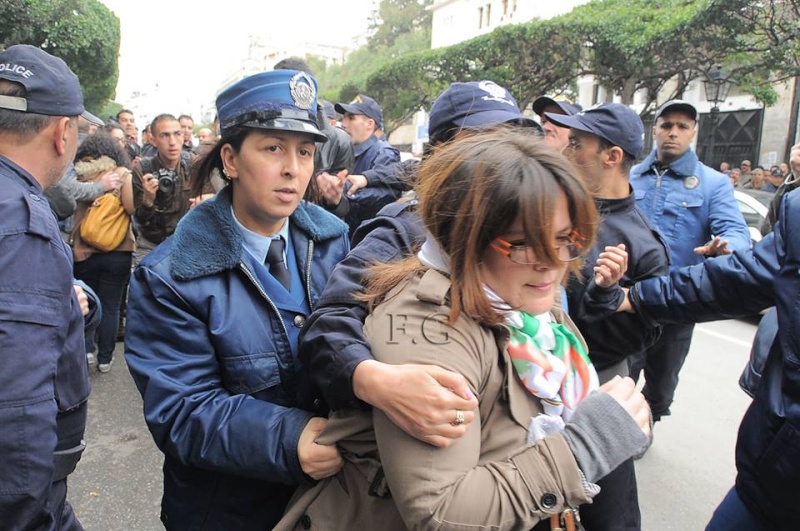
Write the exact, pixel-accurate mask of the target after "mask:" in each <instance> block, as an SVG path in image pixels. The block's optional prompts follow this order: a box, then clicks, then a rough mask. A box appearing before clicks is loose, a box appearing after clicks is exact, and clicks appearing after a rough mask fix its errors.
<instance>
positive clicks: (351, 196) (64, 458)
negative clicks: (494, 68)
mask: <svg viewBox="0 0 800 531" xmlns="http://www.w3.org/2000/svg"><path fill="white" fill-rule="evenodd" d="M0 64H3V65H5V68H3V69H0V278H2V280H0V352H2V355H3V356H4V359H3V361H4V363H3V364H2V365H0V426H2V427H3V429H2V430H0V454H2V455H3V456H4V457H5V465H4V466H3V467H2V468H0V528H2V529H57V530H78V529H82V527H81V525H80V523H79V522H78V520H77V518H76V517H75V514H74V513H73V511H72V509H71V507H70V504H69V502H68V501H67V478H68V476H69V474H70V473H71V472H72V471H73V470H74V469H75V467H76V466H79V464H78V462H79V460H80V457H81V454H82V452H83V450H84V448H85V446H86V444H87V443H86V442H85V441H84V437H83V435H84V429H85V425H86V414H87V407H86V405H87V401H88V400H90V396H89V379H88V371H89V370H90V369H92V368H95V367H96V369H97V370H98V371H99V372H100V373H101V374H102V373H107V372H108V371H110V370H112V365H113V363H114V358H113V354H114V350H115V347H116V344H117V342H118V339H120V337H119V335H120V333H121V332H123V331H124V352H125V361H126V363H127V366H128V369H129V371H130V374H131V376H132V378H133V381H134V383H135V385H136V387H137V388H138V390H139V391H140V393H141V395H142V400H143V410H144V417H145V420H146V422H147V425H148V428H149V430H150V432H151V434H152V436H153V439H154V441H155V443H156V445H157V446H158V448H159V449H160V450H161V451H162V452H163V454H164V467H163V475H164V493H163V499H162V505H161V520H162V522H163V524H164V526H165V527H166V528H167V529H170V530H183V529H186V530H195V529H273V528H274V529H310V528H315V529H342V530H345V529H406V528H417V529H467V528H473V529H474V528H493V529H536V530H541V529H579V528H580V526H583V528H585V529H588V530H600V531H602V530H626V531H627V530H631V531H633V530H639V529H641V527H642V524H641V514H640V510H639V504H638V495H637V485H636V474H635V463H634V462H635V459H637V458H639V457H641V456H642V455H644V453H645V452H646V451H647V449H648V448H649V446H650V445H651V444H653V441H654V437H653V434H654V428H655V425H656V423H658V422H659V421H661V420H662V419H663V418H664V417H666V416H668V415H670V413H671V412H670V406H671V404H672V402H673V400H674V396H675V390H676V388H677V386H678V379H679V373H680V371H681V368H682V366H683V363H684V360H685V359H686V356H687V354H688V352H689V347H690V344H691V338H692V332H693V326H694V323H695V322H698V321H704V320H711V319H719V318H725V317H729V316H734V315H746V314H749V313H752V312H753V311H758V310H761V309H764V308H766V307H769V306H773V305H774V306H776V311H775V314H774V315H775V319H774V321H772V322H773V323H774V328H773V330H772V336H770V337H774V340H772V341H770V342H768V347H767V349H766V350H767V351H766V352H765V353H764V354H763V357H764V360H763V364H762V366H761V372H760V375H761V379H760V383H759V384H758V386H757V389H755V391H754V401H753V404H752V405H751V407H750V408H749V410H748V413H747V414H746V416H745V419H744V420H743V422H742V427H741V430H740V433H739V444H738V446H737V461H736V465H737V471H738V476H737V481H736V485H735V486H734V487H733V488H732V489H731V491H730V493H729V494H728V495H727V496H726V498H725V499H724V500H723V502H722V503H721V505H720V506H719V507H718V508H717V510H716V511H715V512H714V514H713V515H709V517H710V518H711V521H710V523H709V524H708V529H712V530H740V529H741V530H745V529H747V530H760V529H765V530H766V529H797V528H798V527H799V526H800V512H798V511H799V509H798V505H797V503H796V502H797V500H798V499H800V488H799V487H798V486H797V484H796V481H795V480H796V479H797V477H799V476H798V472H800V453H798V448H800V445H798V441H800V399H799V398H798V393H800V376H798V375H800V372H798V371H800V358H799V357H798V356H799V355H800V345H798V344H797V341H796V337H795V334H794V332H793V330H794V326H793V325H794V320H795V319H796V313H795V312H796V303H795V299H796V298H797V296H798V293H800V286H798V281H797V271H796V269H797V268H796V266H794V265H793V264H794V263H795V254H796V250H795V248H794V247H795V246H794V245H793V244H794V243H795V239H796V238H795V236H794V232H792V231H789V230H787V227H788V226H790V224H791V223H792V222H793V218H794V216H795V215H797V213H796V210H797V208H800V207H798V201H800V199H798V197H797V196H796V194H794V193H787V190H789V189H790V188H791V187H792V186H793V185H794V179H793V177H792V174H793V173H794V174H797V172H799V171H800V145H798V146H795V148H794V150H793V151H792V158H791V168H790V167H789V166H786V167H785V168H784V167H780V166H776V167H774V168H772V169H770V171H768V172H766V174H767V175H765V172H764V170H763V168H760V167H756V168H754V169H752V170H751V169H750V163H749V161H743V163H742V165H741V171H740V172H739V174H738V175H736V176H735V175H734V171H735V170H730V169H729V168H721V170H722V171H721V172H718V171H716V170H714V169H712V168H710V167H708V166H706V165H705V164H703V163H702V162H701V161H700V160H699V159H698V157H697V154H696V153H695V152H694V150H693V149H692V147H691V146H692V143H693V141H694V139H695V136H696V133H697V120H698V113H697V110H696V108H695V107H694V106H692V105H691V104H690V103H687V102H685V101H681V100H672V101H669V102H666V103H665V104H663V105H661V106H660V107H659V108H658V110H657V111H656V114H655V123H654V127H653V139H654V149H653V150H652V151H649V152H645V145H644V136H645V135H644V126H643V124H642V121H641V119H640V118H639V116H638V114H637V113H636V112H635V111H633V110H631V109H630V108H629V107H627V106H625V105H621V104H618V103H600V104H597V105H595V106H593V107H591V108H588V109H582V108H581V107H580V106H579V105H576V104H573V103H571V102H568V101H566V100H563V99H559V98H552V97H550V96H542V97H540V98H538V99H536V100H535V101H534V103H533V105H532V109H533V112H534V114H535V115H536V116H537V117H538V120H534V119H532V118H529V117H526V116H525V115H524V114H523V112H522V111H521V110H520V108H519V106H518V104H517V101H516V100H515V99H514V97H513V96H512V95H511V94H510V92H509V91H508V90H507V89H506V88H505V87H502V86H500V85H498V84H496V83H494V82H493V81H491V80H482V81H469V82H456V83H452V84H451V85H449V86H448V87H447V88H446V89H444V90H443V91H442V92H441V94H439V96H438V97H437V98H436V100H435V101H434V103H433V105H432V108H431V110H430V124H429V138H430V143H429V145H428V147H427V149H426V152H425V153H424V155H423V156H422V160H414V159H412V160H407V161H402V162H401V160H400V155H399V152H398V150H397V149H396V148H395V147H393V146H392V145H391V144H390V143H389V142H388V141H387V140H386V138H385V133H384V122H383V114H382V110H381V107H380V105H379V103H378V102H376V101H375V100H374V99H373V98H371V97H369V96H368V95H365V94H359V95H357V96H356V97H355V98H354V99H353V100H352V101H349V102H337V103H331V102H325V101H322V100H320V99H318V97H317V92H318V87H317V81H316V79H315V78H314V76H313V73H312V72H311V69H310V68H309V66H308V65H307V64H306V63H305V62H304V61H302V60H300V59H296V58H291V59H287V60H284V61H281V62H280V63H278V64H276V65H275V68H274V70H272V71H269V72H265V73H261V74H256V75H252V76H249V77H247V78H244V79H242V80H240V81H239V82H237V83H235V84H233V85H232V86H230V87H229V88H227V89H226V90H224V91H223V92H222V93H220V94H219V96H218V97H217V102H216V104H217V111H218V124H216V125H215V127H214V128H199V129H197V131H195V123H194V120H193V119H192V118H191V117H190V116H188V115H179V116H177V117H176V116H175V115H172V114H167V113H164V114H159V115H158V116H156V117H155V118H154V119H153V120H152V121H151V122H150V123H149V124H148V125H147V126H146V127H145V128H144V129H142V130H141V140H140V137H139V133H140V131H139V129H138V126H137V125H136V121H135V117H134V114H133V113H132V112H131V111H130V110H127V109H125V110H122V111H120V112H119V113H118V114H117V115H116V116H115V117H114V119H113V120H109V123H108V124H104V123H103V121H102V120H99V119H98V118H97V117H95V116H93V115H91V114H90V113H88V112H86V110H85V108H84V106H83V100H82V96H81V91H80V84H79V81H78V79H77V77H76V76H75V75H74V74H73V73H72V71H71V70H70V69H69V67H68V66H67V65H66V64H65V63H64V62H63V61H62V60H61V59H58V58H56V57H54V56H52V55H50V54H48V53H47V52H45V51H43V50H41V49H39V48H35V47H32V46H27V45H15V46H11V47H9V48H8V49H6V50H5V51H2V52H0ZM195 136H196V139H195ZM140 142H141V143H140ZM637 162H638V163H637ZM745 163H747V164H745ZM745 168H746V170H745ZM726 175H727V177H728V178H726ZM762 181H763V182H762ZM734 186H737V187H739V186H747V187H750V188H758V189H767V187H769V186H772V187H774V188H775V189H776V191H777V192H776V198H777V199H776V201H775V203H774V208H773V212H772V213H771V219H770V222H771V224H773V225H774V226H775V228H774V232H773V233H771V234H770V235H768V236H766V237H765V238H764V239H763V240H762V241H761V242H759V243H758V244H757V245H756V246H755V248H751V242H750V237H749V232H748V230H747V227H746V225H745V223H744V220H743V218H742V215H741V213H740V212H739V210H738V208H737V206H736V202H735V199H734ZM784 196H785V198H784ZM104 198H105V199H109V198H110V199H111V201H112V203H110V204H113V205H115V208H116V211H115V212H116V213H117V214H118V215H119V216H120V217H122V218H123V223H122V225H121V227H122V229H121V230H120V234H119V237H118V238H117V239H115V240H114V242H113V244H111V245H108V246H105V245H101V244H100V243H97V242H96V241H95V240H93V239H92V238H91V237H90V235H89V233H88V232H87V231H86V230H84V229H86V226H87V225H88V224H89V223H90V221H89V220H92V219H96V218H94V217H93V215H94V214H96V212H97V211H98V210H99V209H100V208H101V205H102V204H105V203H104V201H103V199H104ZM782 198H783V200H782V201H781V199H782ZM123 322H124V324H123ZM641 374H644V379H645V384H644V386H643V388H642V391H639V390H637V385H636V380H637V379H638V378H639V376H640V375H641ZM88 444H91V441H89V442H88Z"/></svg>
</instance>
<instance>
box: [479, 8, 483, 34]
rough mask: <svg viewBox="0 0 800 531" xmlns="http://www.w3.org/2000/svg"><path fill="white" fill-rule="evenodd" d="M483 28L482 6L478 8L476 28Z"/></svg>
mask: <svg viewBox="0 0 800 531" xmlns="http://www.w3.org/2000/svg"><path fill="white" fill-rule="evenodd" d="M481 28H483V8H482V7H479V8H478V29H481Z"/></svg>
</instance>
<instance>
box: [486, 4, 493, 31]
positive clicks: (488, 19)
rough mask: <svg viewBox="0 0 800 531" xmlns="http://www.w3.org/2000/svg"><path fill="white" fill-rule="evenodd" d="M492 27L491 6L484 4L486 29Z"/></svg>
mask: <svg viewBox="0 0 800 531" xmlns="http://www.w3.org/2000/svg"><path fill="white" fill-rule="evenodd" d="M491 25H492V4H486V27H487V28H488V27H489V26H491Z"/></svg>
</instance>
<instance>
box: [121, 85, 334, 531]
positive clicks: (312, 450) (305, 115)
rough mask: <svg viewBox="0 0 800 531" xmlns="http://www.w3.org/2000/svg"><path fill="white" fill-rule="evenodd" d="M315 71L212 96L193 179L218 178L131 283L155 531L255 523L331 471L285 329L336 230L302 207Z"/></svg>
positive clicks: (313, 283)
mask: <svg viewBox="0 0 800 531" xmlns="http://www.w3.org/2000/svg"><path fill="white" fill-rule="evenodd" d="M316 91H317V83H316V80H315V79H314V78H313V77H311V76H310V75H308V74H306V73H304V72H297V71H293V70H276V71H273V72H266V73H263V74H257V75H254V76H251V77H248V78H246V79H243V80H242V81H240V82H238V83H236V84H235V85H233V86H232V87H230V88H228V89H227V90H225V91H224V92H223V93H221V94H220V95H219V97H218V98H217V110H218V112H219V118H220V127H221V130H222V138H221V139H220V141H219V143H218V144H217V145H216V147H215V148H214V149H213V150H212V151H211V152H210V153H209V154H208V155H207V156H206V157H205V158H204V159H203V161H202V162H201V164H200V167H199V170H198V176H197V180H196V182H195V186H196V187H197V189H202V187H203V186H204V185H205V183H206V182H207V181H208V180H209V179H210V178H211V176H212V174H214V173H217V172H219V173H221V174H222V175H224V177H225V180H226V181H227V182H228V185H227V186H226V187H225V188H224V189H222V190H221V191H220V192H219V193H218V194H217V196H216V197H214V198H213V199H211V200H208V201H205V202H203V203H201V204H200V205H199V206H197V207H195V208H194V209H192V210H191V211H190V212H189V214H187V216H186V217H185V218H183V220H181V222H180V224H179V225H178V227H177V229H176V231H175V234H174V235H173V237H172V238H170V239H168V240H166V241H165V242H164V243H163V244H161V245H159V246H158V247H157V248H156V249H155V250H154V251H153V252H152V253H151V254H150V255H148V257H147V259H146V260H144V261H143V262H142V263H141V264H140V266H139V267H138V268H137V269H136V271H135V272H134V275H133V278H132V280H131V288H130V290H131V291H130V300H129V306H128V330H127V335H126V341H125V347H126V353H125V354H126V359H127V362H128V366H129V368H130V371H131V374H132V375H133V378H134V380H135V382H136V385H137V387H138V388H139V391H140V392H141V394H142V397H143V399H144V414H145V419H146V421H147V424H148V426H149V428H150V431H151V433H152V434H153V438H154V439H155V442H156V444H157V445H158V447H159V449H161V451H162V452H164V454H165V459H164V496H163V499H162V507H161V509H162V510H161V519H162V521H163V523H164V525H165V526H166V528H167V529H170V530H173V529H270V528H271V527H272V526H273V525H274V524H275V522H277V521H278V519H279V518H280V515H281V514H282V512H283V509H284V507H285V505H286V503H287V501H288V499H289V497H290V496H291V494H292V492H293V490H294V486H296V485H299V484H300V483H302V482H304V481H309V480H311V479H320V478H324V477H327V476H330V475H332V474H334V473H336V472H337V471H338V470H339V468H340V467H341V464H342V461H341V458H340V456H339V453H338V451H337V449H336V447H335V446H322V445H318V444H316V443H315V442H314V440H315V439H316V435H317V434H318V433H319V432H320V431H321V430H322V428H323V427H324V425H325V423H326V420H325V419H324V418H322V417H320V416H318V415H316V414H315V413H314V412H312V411H311V409H312V408H311V407H310V406H309V404H311V403H313V397H311V396H310V395H309V394H308V392H307V389H308V386H307V383H306V379H305V377H304V375H303V374H304V371H303V370H302V367H301V365H300V362H299V361H298V358H297V342H298V334H299V332H300V328H301V327H302V326H303V324H304V323H305V319H306V317H307V316H308V315H309V313H310V312H311V310H312V309H313V308H314V306H315V304H316V303H317V300H318V298H319V294H320V293H321V292H322V289H323V287H324V286H325V283H326V281H327V278H328V274H329V272H330V271H331V270H332V269H333V266H334V265H335V264H336V263H337V262H339V261H340V260H341V259H342V258H343V257H344V256H345V254H346V253H347V250H348V244H347V226H346V225H345V224H344V223H343V222H341V221H340V220H338V219H337V218H335V217H334V216H333V215H331V214H329V213H327V212H326V211H325V210H323V209H322V208H319V207H317V206H315V205H312V204H308V203H306V202H304V201H302V197H303V194H304V193H305V191H306V187H307V186H308V183H309V180H310V179H311V176H312V173H313V169H314V149H315V142H318V141H325V140H326V138H325V136H324V135H323V134H322V133H321V132H320V130H319V128H318V127H319V126H318V124H317V122H316V119H315V112H316V108H317V101H316Z"/></svg>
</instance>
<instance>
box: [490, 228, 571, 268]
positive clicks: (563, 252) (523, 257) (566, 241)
mask: <svg viewBox="0 0 800 531" xmlns="http://www.w3.org/2000/svg"><path fill="white" fill-rule="evenodd" d="M582 240H583V238H582V237H581V236H580V234H578V233H577V232H576V231H572V232H571V233H570V234H569V236H560V237H558V238H556V244H555V248H556V253H557V255H558V259H559V260H561V261H562V262H572V261H573V260H577V259H578V258H580V256H581V254H582V253H583V245H581V243H580V242H581V241H582ZM491 246H492V249H494V250H495V251H497V252H498V253H500V254H504V255H506V256H507V257H508V258H509V260H511V261H512V262H514V263H515V264H519V265H535V264H538V263H539V262H540V261H539V260H537V258H536V255H535V254H534V252H533V247H531V246H530V245H525V244H524V243H517V242H514V243H509V242H507V241H505V240H504V239H502V238H495V239H494V240H493V241H492V243H491Z"/></svg>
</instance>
